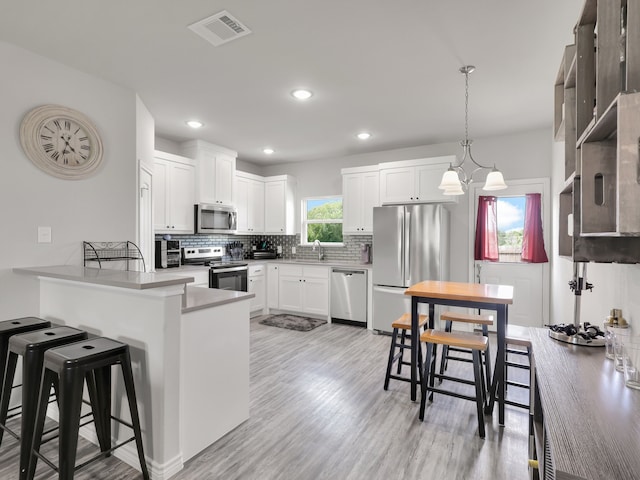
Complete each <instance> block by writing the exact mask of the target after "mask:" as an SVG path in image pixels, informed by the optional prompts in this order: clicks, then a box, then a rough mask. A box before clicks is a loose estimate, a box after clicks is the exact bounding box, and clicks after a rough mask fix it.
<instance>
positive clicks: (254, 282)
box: [247, 265, 267, 315]
mask: <svg viewBox="0 0 640 480" xmlns="http://www.w3.org/2000/svg"><path fill="white" fill-rule="evenodd" d="M248 277H249V281H248V285H247V287H248V288H247V290H248V291H249V293H253V294H255V297H253V298H252V299H251V307H250V310H251V314H256V315H260V314H262V313H263V311H264V308H265V304H266V296H267V295H266V287H267V282H266V276H265V266H264V265H250V266H249V274H248Z"/></svg>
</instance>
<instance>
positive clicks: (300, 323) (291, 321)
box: [258, 315, 327, 332]
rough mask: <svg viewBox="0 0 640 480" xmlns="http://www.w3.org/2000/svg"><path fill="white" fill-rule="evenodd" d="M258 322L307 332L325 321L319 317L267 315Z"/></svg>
mask: <svg viewBox="0 0 640 480" xmlns="http://www.w3.org/2000/svg"><path fill="white" fill-rule="evenodd" d="M258 323H261V324H263V325H270V326H272V327H280V328H287V329H289V330H297V331H299V332H308V331H309V330H313V329H314V328H316V327H319V326H320V325H324V324H325V323H327V321H326V320H320V319H319V318H310V317H299V316H297V315H269V316H268V317H267V318H264V319H262V320H260V321H259V322H258Z"/></svg>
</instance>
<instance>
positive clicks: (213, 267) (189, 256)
mask: <svg viewBox="0 0 640 480" xmlns="http://www.w3.org/2000/svg"><path fill="white" fill-rule="evenodd" d="M182 252H183V254H182V257H183V258H182V263H183V264H184V265H204V266H208V267H209V288H219V289H221V290H237V291H239V292H246V291H247V273H248V269H249V267H248V266H247V264H246V263H244V262H227V261H223V260H222V257H223V254H224V247H185V248H183V249H182Z"/></svg>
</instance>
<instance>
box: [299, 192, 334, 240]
mask: <svg viewBox="0 0 640 480" xmlns="http://www.w3.org/2000/svg"><path fill="white" fill-rule="evenodd" d="M329 199H336V200H340V202H341V203H342V218H340V219H337V218H327V219H322V220H317V219H313V220H311V221H309V220H308V219H307V202H309V201H313V200H329ZM300 203H301V207H300V245H301V246H312V245H313V242H308V241H307V238H308V237H307V235H308V232H307V227H308V226H309V224H327V223H339V224H340V225H341V230H343V229H344V228H343V225H344V197H343V195H319V196H313V197H305V198H303V199H302V200H301V201H300ZM320 246H322V247H343V246H344V234H343V235H342V242H320Z"/></svg>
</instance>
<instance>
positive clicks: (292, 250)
mask: <svg viewBox="0 0 640 480" xmlns="http://www.w3.org/2000/svg"><path fill="white" fill-rule="evenodd" d="M295 254H296V247H291V255H295Z"/></svg>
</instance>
